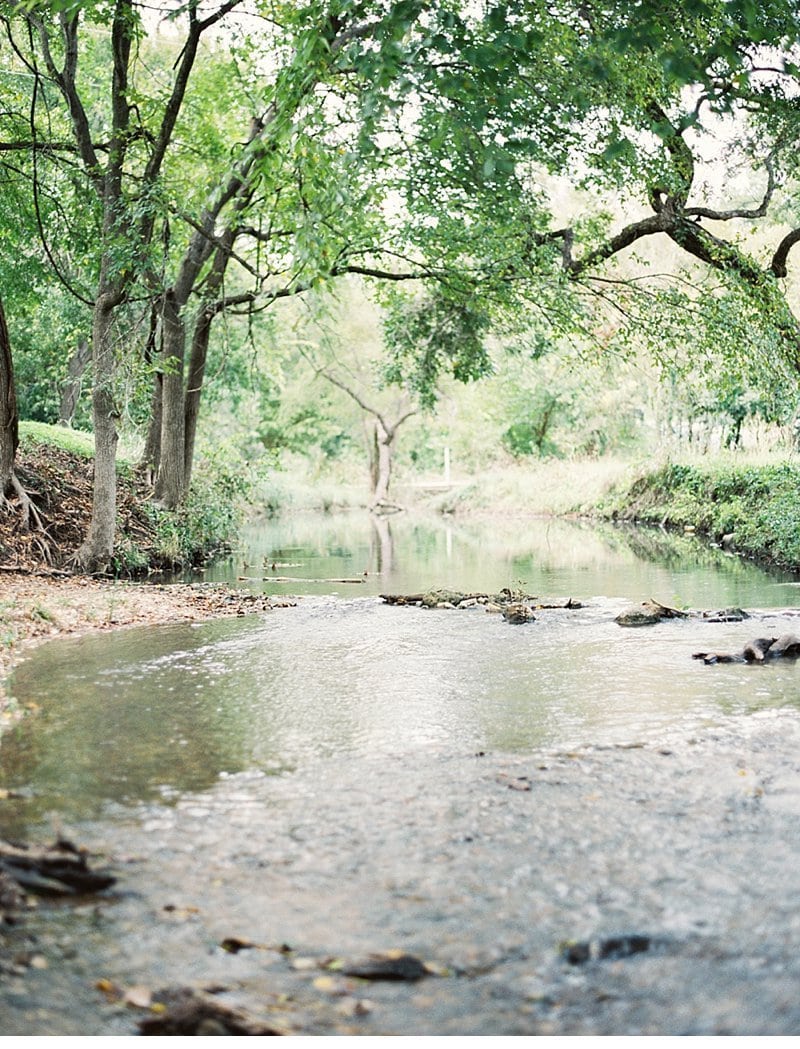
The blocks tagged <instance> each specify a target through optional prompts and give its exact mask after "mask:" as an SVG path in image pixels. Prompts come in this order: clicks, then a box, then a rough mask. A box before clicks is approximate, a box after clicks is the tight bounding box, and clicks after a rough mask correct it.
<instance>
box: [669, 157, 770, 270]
mask: <svg viewBox="0 0 800 1049" xmlns="http://www.w3.org/2000/svg"><path fill="white" fill-rule="evenodd" d="M764 167H765V168H766V169H767V188H766V189H765V191H764V196H763V198H762V200H761V203H760V204H759V205H758V207H757V208H730V209H729V210H728V211H716V210H715V209H714V208H703V207H696V208H686V210H685V211H684V214H685V215H688V216H691V217H692V218H702V219H713V220H715V221H717V222H726V221H727V220H729V219H763V218H764V216H765V215H766V214H767V210H768V208H769V205H770V203H771V201H772V197H773V194H774V192H775V169H774V167H773V164H772V158H771V157H767V158H766V160H765V161H764ZM784 276H785V274H784Z"/></svg>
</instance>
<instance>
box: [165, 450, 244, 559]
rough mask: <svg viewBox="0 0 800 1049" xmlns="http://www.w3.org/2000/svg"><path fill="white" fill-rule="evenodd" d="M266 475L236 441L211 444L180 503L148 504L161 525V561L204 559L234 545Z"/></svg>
mask: <svg viewBox="0 0 800 1049" xmlns="http://www.w3.org/2000/svg"><path fill="white" fill-rule="evenodd" d="M260 480H262V474H261V471H260V470H259V469H258V468H257V467H256V465H255V464H252V463H248V462H247V461H245V460H243V459H242V458H241V456H240V455H239V453H238V452H237V450H236V448H234V447H232V446H231V445H229V444H226V443H222V444H219V445H218V446H216V447H215V448H213V449H206V450H205V453H204V454H203V456H202V457H201V458H200V461H199V462H198V465H197V468H196V469H195V471H194V473H193V476H192V486H191V491H190V492H189V496H188V498H187V500H186V502H185V504H184V505H183V506H182V507H180V509H178V510H176V511H167V510H163V509H161V508H159V507H157V506H154V505H152V504H148V506H147V510H148V513H149V514H150V517H151V520H152V522H153V524H154V526H155V530H156V551H155V556H156V560H157V562H158V563H160V564H162V565H165V566H171V567H178V566H190V565H198V564H202V563H203V562H205V561H207V560H208V559H209V558H210V557H212V556H213V555H214V554H216V553H219V552H220V551H223V550H226V549H228V548H229V547H230V544H231V543H232V542H233V540H234V539H235V537H236V534H237V532H238V530H239V528H240V526H241V523H242V520H243V517H244V513H245V511H246V509H247V506H248V502H249V500H250V498H251V495H252V493H253V491H254V488H255V486H256V484H257V483H258V482H259V481H260Z"/></svg>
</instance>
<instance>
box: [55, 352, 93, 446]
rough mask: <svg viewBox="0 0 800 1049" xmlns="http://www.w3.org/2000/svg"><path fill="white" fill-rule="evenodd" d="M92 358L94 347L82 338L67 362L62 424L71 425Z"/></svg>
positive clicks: (62, 401) (59, 411)
mask: <svg viewBox="0 0 800 1049" xmlns="http://www.w3.org/2000/svg"><path fill="white" fill-rule="evenodd" d="M91 359H92V348H91V346H90V345H89V340H88V339H82V340H81V341H80V342H79V343H78V345H77V346H76V347H75V351H74V353H73V354H72V356H71V357H70V359H69V362H68V363H67V377H66V379H65V380H64V385H63V386H62V387H61V403H60V405H59V409H58V421H59V423H60V424H61V426H71V425H72V420H73V419H74V417H75V411H76V409H77V407H78V400H79V399H80V395H81V385H82V383H83V376H84V373H85V371H86V368H87V365H88V364H89V362H90V361H91Z"/></svg>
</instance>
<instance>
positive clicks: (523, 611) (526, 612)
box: [503, 602, 536, 623]
mask: <svg viewBox="0 0 800 1049" xmlns="http://www.w3.org/2000/svg"><path fill="white" fill-rule="evenodd" d="M503 619H505V620H506V622H508V623H530V622H532V621H533V620H534V619H536V616H535V615H534V614H533V609H531V608H530V606H529V605H526V604H523V603H522V602H518V603H515V604H511V605H506V607H505V608H504V609H503Z"/></svg>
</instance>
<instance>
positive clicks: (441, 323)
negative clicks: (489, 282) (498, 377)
mask: <svg viewBox="0 0 800 1049" xmlns="http://www.w3.org/2000/svg"><path fill="white" fill-rule="evenodd" d="M488 328H489V317H488V315H487V314H486V312H485V311H484V310H482V309H481V308H480V306H479V305H476V304H475V303H473V302H471V301H470V300H467V299H457V298H453V297H451V296H449V295H446V294H445V293H443V292H442V291H441V290H440V289H438V288H437V289H433V290H431V291H430V292H429V293H428V294H427V295H425V296H424V297H420V298H409V297H407V296H405V295H401V294H396V295H395V296H394V297H393V298H392V300H391V302H390V305H389V309H388V311H387V315H386V320H385V324H384V333H385V338H386V345H387V350H388V352H389V354H390V360H389V363H388V365H387V367H386V372H385V376H386V381H387V382H389V383H394V384H396V385H398V386H406V387H407V388H408V389H409V390H411V391H412V392H413V393H414V394H416V395H417V396H418V398H419V402H420V404H421V405H422V407H423V408H427V409H431V408H433V406H434V405H435V404H436V400H437V383H438V381H439V379H440V377H442V376H443V375H448V374H449V375H452V377H453V378H454V379H457V380H458V381H459V382H471V381H474V380H476V379H479V378H481V377H482V376H484V375H487V374H489V373H490V372H491V369H492V363H491V358H490V356H489V353H488V350H487V349H486V345H485V342H484V339H485V336H486V333H487V331H488Z"/></svg>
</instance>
